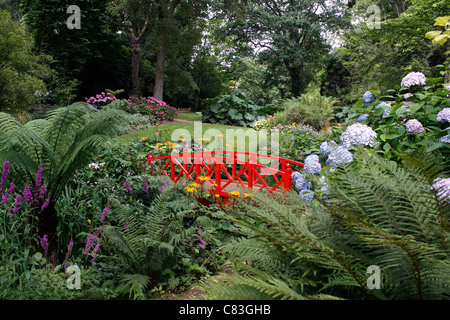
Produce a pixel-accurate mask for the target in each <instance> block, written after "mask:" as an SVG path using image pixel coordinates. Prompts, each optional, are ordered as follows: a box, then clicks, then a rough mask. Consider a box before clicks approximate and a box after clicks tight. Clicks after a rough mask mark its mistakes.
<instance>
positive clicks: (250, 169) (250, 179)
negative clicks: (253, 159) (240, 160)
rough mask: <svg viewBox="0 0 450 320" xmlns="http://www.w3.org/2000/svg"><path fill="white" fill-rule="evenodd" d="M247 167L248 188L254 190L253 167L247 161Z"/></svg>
mask: <svg viewBox="0 0 450 320" xmlns="http://www.w3.org/2000/svg"><path fill="white" fill-rule="evenodd" d="M246 165H247V166H248V188H249V189H252V188H253V175H254V174H253V166H252V164H251V163H250V162H249V161H247V162H246Z"/></svg>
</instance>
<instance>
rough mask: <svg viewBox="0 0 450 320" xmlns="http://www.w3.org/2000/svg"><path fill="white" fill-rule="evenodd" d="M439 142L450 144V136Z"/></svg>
mask: <svg viewBox="0 0 450 320" xmlns="http://www.w3.org/2000/svg"><path fill="white" fill-rule="evenodd" d="M439 142H444V143H450V134H448V135H446V136H443V137H442V138H440V139H439Z"/></svg>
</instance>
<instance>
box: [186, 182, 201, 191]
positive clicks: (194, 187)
mask: <svg viewBox="0 0 450 320" xmlns="http://www.w3.org/2000/svg"><path fill="white" fill-rule="evenodd" d="M198 187H200V185H199V184H198V183H195V182H193V183H191V184H188V186H187V187H186V188H184V189H185V190H186V191H187V192H197V191H198V190H197V189H198Z"/></svg>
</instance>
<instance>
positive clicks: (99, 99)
mask: <svg viewBox="0 0 450 320" xmlns="http://www.w3.org/2000/svg"><path fill="white" fill-rule="evenodd" d="M116 101H119V99H117V98H116V97H115V95H113V94H112V93H111V92H107V93H105V92H102V93H100V94H96V95H95V97H94V96H92V97H89V98H86V102H87V103H89V104H90V105H92V106H94V107H96V108H98V109H101V108H102V107H103V106H106V105H108V104H111V103H112V102H116Z"/></svg>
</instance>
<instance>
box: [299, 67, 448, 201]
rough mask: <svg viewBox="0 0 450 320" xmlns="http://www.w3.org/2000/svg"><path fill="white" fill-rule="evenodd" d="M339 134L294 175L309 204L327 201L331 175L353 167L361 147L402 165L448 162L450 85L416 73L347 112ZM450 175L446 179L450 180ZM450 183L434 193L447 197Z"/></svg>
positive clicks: (437, 182)
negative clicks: (424, 157) (430, 158)
mask: <svg viewBox="0 0 450 320" xmlns="http://www.w3.org/2000/svg"><path fill="white" fill-rule="evenodd" d="M449 66H450V64H449V63H447V64H445V65H443V66H442V67H443V68H444V69H445V70H444V71H443V73H442V74H444V72H446V71H448V70H450V67H449ZM339 130H340V131H339ZM339 130H337V131H336V132H337V135H335V136H332V137H331V139H330V140H329V141H324V142H322V143H321V145H320V152H318V153H317V154H313V155H309V156H308V157H307V158H306V159H305V160H304V163H305V166H304V169H303V172H294V173H293V175H292V179H293V181H294V187H295V189H296V191H297V192H298V193H299V194H300V195H301V196H302V198H303V199H304V200H306V201H308V202H309V201H311V200H312V199H313V198H314V195H316V196H317V197H318V198H321V199H327V198H328V196H329V195H328V191H329V186H328V184H327V179H328V177H330V176H329V175H330V174H332V173H333V171H334V170H336V169H337V168H339V167H343V166H345V165H347V164H349V163H351V162H352V161H353V156H354V151H355V150H356V148H361V147H362V148H367V149H370V150H372V151H373V152H376V153H379V154H381V155H382V156H383V157H385V158H387V159H388V160H392V161H398V162H399V161H401V159H402V156H404V155H414V154H421V153H433V154H436V158H439V159H442V161H444V163H446V161H448V160H446V159H448V155H449V151H450V84H449V83H444V78H443V77H442V78H427V77H426V76H425V75H424V74H423V73H420V72H411V73H409V74H407V75H406V76H405V77H404V78H403V79H402V81H401V83H400V85H398V86H397V87H396V88H394V89H392V90H389V91H388V92H387V95H380V93H379V92H377V91H367V92H366V93H365V94H364V95H363V96H362V98H361V99H360V100H358V101H357V102H356V103H355V104H354V105H353V106H352V108H350V109H349V110H348V111H347V113H346V118H345V123H344V125H343V126H341V128H340V129H339ZM440 161H441V160H440ZM447 171H448V170H447ZM447 171H444V175H450V171H449V172H447ZM449 181H450V180H449V179H448V178H447V177H439V178H437V180H435V181H434V184H433V186H430V189H437V188H438V187H439V188H440V190H441V191H440V192H441V193H442V194H444V195H445V197H444V198H446V197H447V192H448V191H447V190H449V189H450V182H449Z"/></svg>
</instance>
